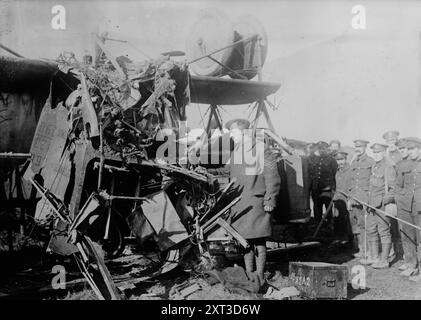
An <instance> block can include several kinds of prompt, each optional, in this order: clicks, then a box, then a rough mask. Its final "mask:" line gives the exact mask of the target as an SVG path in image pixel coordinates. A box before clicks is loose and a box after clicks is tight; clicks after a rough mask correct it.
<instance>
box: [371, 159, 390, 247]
mask: <svg viewBox="0 0 421 320" xmlns="http://www.w3.org/2000/svg"><path fill="white" fill-rule="evenodd" d="M395 180H396V171H395V169H394V167H393V166H392V165H391V164H390V162H389V161H388V160H387V159H386V158H384V159H383V160H381V161H379V162H376V163H375V164H374V165H373V167H372V171H371V177H370V188H369V199H368V204H369V205H371V206H372V207H375V208H379V209H381V210H384V198H385V197H386V196H387V195H388V194H393V188H394V186H395ZM386 181H387V184H388V190H387V192H386V187H385V185H386ZM367 237H368V240H369V241H376V242H377V241H378V237H380V242H381V243H392V238H391V234H390V218H389V217H386V216H384V215H381V214H377V213H376V212H373V211H371V212H370V213H369V214H368V217H367Z"/></svg>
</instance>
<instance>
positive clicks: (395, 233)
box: [383, 130, 403, 260]
mask: <svg viewBox="0 0 421 320" xmlns="http://www.w3.org/2000/svg"><path fill="white" fill-rule="evenodd" d="M398 138H399V131H396V130H391V131H387V132H385V133H384V134H383V139H384V140H385V142H386V144H387V146H388V147H387V152H386V159H388V161H389V162H390V163H392V164H393V165H394V166H396V164H397V163H398V162H399V161H401V160H402V155H401V153H400V152H399V149H398V147H397V143H398ZM390 223H391V227H390V230H391V233H392V243H393V246H392V249H391V250H390V260H393V259H394V258H395V256H396V254H397V253H398V254H399V256H400V255H402V251H403V249H402V243H401V239H400V237H399V226H398V222H397V221H396V220H395V219H393V220H392V221H391V222H390Z"/></svg>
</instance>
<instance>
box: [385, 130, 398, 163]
mask: <svg viewBox="0 0 421 320" xmlns="http://www.w3.org/2000/svg"><path fill="white" fill-rule="evenodd" d="M383 139H384V141H386V144H387V152H386V158H387V159H388V160H389V161H390V162H392V163H393V165H396V164H397V163H398V162H399V161H401V160H402V156H401V154H400V152H399V150H398V147H397V143H398V140H399V131H396V130H391V131H387V132H385V133H384V134H383Z"/></svg>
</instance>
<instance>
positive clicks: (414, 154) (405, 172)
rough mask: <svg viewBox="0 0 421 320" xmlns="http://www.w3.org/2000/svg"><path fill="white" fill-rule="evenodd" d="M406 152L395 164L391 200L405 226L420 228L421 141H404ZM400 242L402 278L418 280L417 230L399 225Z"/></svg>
mask: <svg viewBox="0 0 421 320" xmlns="http://www.w3.org/2000/svg"><path fill="white" fill-rule="evenodd" d="M405 145H406V147H407V149H408V153H409V155H408V160H409V161H405V162H404V161H402V162H401V163H399V165H398V171H397V178H396V187H395V199H396V203H397V206H398V214H399V216H400V217H401V218H402V219H403V220H405V221H408V222H409V223H412V224H415V225H417V226H421V219H420V215H421V139H419V138H412V137H411V138H405ZM401 232H402V234H403V235H402V242H403V248H404V253H405V264H404V266H402V268H401V269H404V270H403V271H402V273H401V275H402V276H409V277H410V279H412V280H415V281H419V280H421V276H420V275H419V262H420V258H421V257H420V244H419V242H420V236H419V231H418V230H417V229H415V228H413V227H411V226H409V225H406V224H402V230H401Z"/></svg>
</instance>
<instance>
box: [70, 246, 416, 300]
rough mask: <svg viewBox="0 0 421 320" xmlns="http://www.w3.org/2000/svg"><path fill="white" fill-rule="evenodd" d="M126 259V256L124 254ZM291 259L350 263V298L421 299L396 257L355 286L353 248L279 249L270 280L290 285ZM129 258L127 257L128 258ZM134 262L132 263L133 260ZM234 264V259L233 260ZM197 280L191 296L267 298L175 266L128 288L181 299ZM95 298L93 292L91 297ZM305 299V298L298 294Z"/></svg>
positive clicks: (134, 296) (136, 295) (137, 296)
mask: <svg viewBox="0 0 421 320" xmlns="http://www.w3.org/2000/svg"><path fill="white" fill-rule="evenodd" d="M123 260H124V258H123ZM126 260H130V258H129V257H126ZM290 261H322V262H329V263H335V264H341V265H346V266H347V267H348V274H349V280H348V299H350V300H418V299H421V282H419V283H415V282H413V281H410V280H409V279H407V278H403V277H401V276H400V275H399V273H400V271H399V270H398V267H399V266H400V265H401V264H402V261H396V262H394V263H393V265H392V266H391V268H389V269H385V270H375V269H373V268H371V267H365V271H366V288H365V289H359V290H355V289H353V288H352V285H351V277H352V276H353V274H352V267H353V266H355V265H358V264H359V262H358V259H355V258H354V257H353V256H352V253H351V251H350V250H349V249H347V248H345V247H329V246H325V245H323V246H321V247H320V248H317V249H314V248H313V249H305V250H297V251H295V252H290V253H288V254H285V253H279V254H275V255H270V256H269V258H268V264H267V269H268V271H267V273H266V275H267V277H268V284H269V285H271V286H273V287H275V288H278V289H281V288H284V287H288V286H290V284H289V280H288V266H289V262H290ZM126 262H127V261H126ZM137 263H139V262H133V261H131V264H132V268H135V269H136V268H138V267H137V266H136V264H137ZM129 264H130V263H129ZM231 264H233V263H231ZM183 283H184V284H186V285H187V284H188V285H192V284H197V285H198V286H199V287H200V290H198V291H196V292H194V293H192V294H190V295H188V296H187V297H186V298H185V299H187V300H202V299H206V300H208V299H209V300H249V299H252V300H260V299H264V298H263V294H237V293H230V292H229V291H228V290H227V289H225V288H224V287H223V286H222V285H221V284H215V285H212V286H211V285H209V284H208V283H207V282H206V281H205V280H204V279H203V278H201V277H200V276H198V275H197V274H195V275H193V276H192V275H191V274H189V273H185V272H180V271H178V270H174V271H172V272H170V273H169V274H168V275H166V276H164V277H163V278H161V279H159V280H156V281H153V282H149V283H140V285H137V286H136V288H135V289H133V290H127V291H125V294H126V296H127V297H128V299H130V300H160V299H178V298H179V297H178V298H177V297H175V296H171V289H172V287H173V286H174V285H175V284H183ZM86 295H88V296H89V293H82V294H81V293H75V295H67V297H65V299H79V298H83V297H84V296H85V298H86ZM90 298H95V297H94V296H93V295H90V296H89V297H88V299H90ZM295 299H303V298H295Z"/></svg>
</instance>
